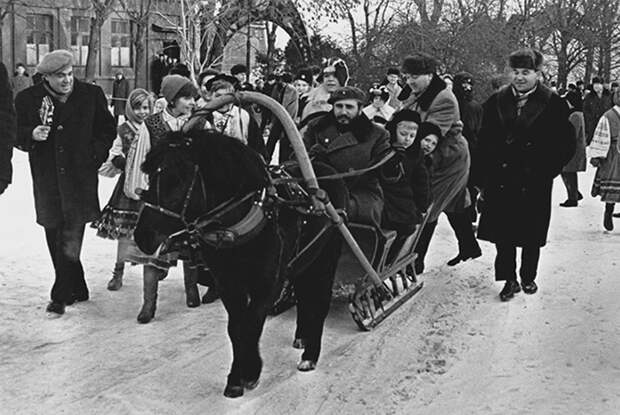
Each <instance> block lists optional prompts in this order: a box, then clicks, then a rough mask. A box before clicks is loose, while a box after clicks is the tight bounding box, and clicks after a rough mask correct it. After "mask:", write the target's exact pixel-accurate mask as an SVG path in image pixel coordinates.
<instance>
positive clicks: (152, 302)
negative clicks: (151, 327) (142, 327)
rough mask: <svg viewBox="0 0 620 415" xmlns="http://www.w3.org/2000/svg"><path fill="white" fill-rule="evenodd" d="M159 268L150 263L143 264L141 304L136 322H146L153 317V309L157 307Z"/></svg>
mask: <svg viewBox="0 0 620 415" xmlns="http://www.w3.org/2000/svg"><path fill="white" fill-rule="evenodd" d="M161 273H162V271H161V270H159V269H157V268H155V267H152V266H150V265H145V266H144V275H143V283H142V284H143V285H142V290H143V296H144V298H143V304H142V309H141V310H140V313H139V314H138V323H141V324H146V323H148V322H149V321H151V320H152V319H153V317H155V309H156V308H157V289H158V285H159V278H160V276H161V275H160V274H161Z"/></svg>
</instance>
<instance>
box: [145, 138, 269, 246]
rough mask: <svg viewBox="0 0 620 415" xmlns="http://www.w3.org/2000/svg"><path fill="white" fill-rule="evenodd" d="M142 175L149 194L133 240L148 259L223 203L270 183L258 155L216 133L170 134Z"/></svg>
mask: <svg viewBox="0 0 620 415" xmlns="http://www.w3.org/2000/svg"><path fill="white" fill-rule="evenodd" d="M142 170H143V171H144V172H145V173H146V174H147V175H148V176H149V189H148V190H146V191H144V192H143V193H142V196H141V197H142V200H143V201H144V202H145V207H144V209H142V213H141V214H140V219H139V220H138V224H137V226H136V229H135V231H134V238H135V241H136V243H137V244H138V247H139V248H140V249H141V250H142V251H144V252H145V253H147V254H152V253H154V252H155V251H156V250H157V248H158V247H159V246H160V245H161V243H162V242H164V241H165V240H166V239H167V238H168V236H170V235H171V234H173V233H176V232H179V231H181V230H184V229H186V228H187V226H186V225H187V224H188V223H191V222H192V221H193V220H195V219H196V218H197V217H198V216H200V215H202V214H204V213H205V212H207V211H208V210H210V209H212V208H213V207H215V206H217V205H219V204H220V203H222V202H223V201H225V200H227V199H229V198H231V197H235V196H237V195H240V194H243V193H247V192H250V191H252V190H258V189H260V188H261V187H262V186H264V185H265V184H266V183H267V177H266V173H265V169H264V166H263V165H262V161H261V159H260V157H259V156H258V155H257V154H256V153H255V152H253V151H252V150H251V149H249V148H248V147H247V146H245V145H244V144H243V143H241V142H240V141H238V140H236V139H234V138H230V137H227V136H225V135H223V134H220V133H218V132H214V131H196V130H193V131H189V132H175V133H171V134H170V135H169V136H168V137H167V138H166V139H164V140H162V141H161V142H160V143H158V144H156V145H155V146H154V147H153V148H152V149H151V151H150V152H149V154H148V155H147V157H146V161H145V162H144V164H143V165H142Z"/></svg>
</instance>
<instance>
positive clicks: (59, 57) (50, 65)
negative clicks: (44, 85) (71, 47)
mask: <svg viewBox="0 0 620 415" xmlns="http://www.w3.org/2000/svg"><path fill="white" fill-rule="evenodd" d="M72 65H73V54H72V53H71V52H69V51H68V50H64V49H58V50H55V51H52V52H50V53H48V54H47V55H45V56H43V59H41V62H39V65H37V72H39V73H40V74H43V75H51V74H53V73H56V72H60V71H62V70H63V69H65V68H68V67H69V66H72Z"/></svg>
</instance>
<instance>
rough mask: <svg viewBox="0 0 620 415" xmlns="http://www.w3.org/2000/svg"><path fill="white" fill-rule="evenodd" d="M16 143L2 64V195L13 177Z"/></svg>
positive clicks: (0, 112)
mask: <svg viewBox="0 0 620 415" xmlns="http://www.w3.org/2000/svg"><path fill="white" fill-rule="evenodd" d="M14 143H15V108H14V107H13V94H12V93H11V86H10V83H9V74H8V72H7V70H6V66H4V64H3V63H2V62H0V195H1V194H2V193H4V191H5V190H6V188H7V187H8V185H9V184H11V178H12V177H13V167H12V166H11V158H12V157H13V145H14Z"/></svg>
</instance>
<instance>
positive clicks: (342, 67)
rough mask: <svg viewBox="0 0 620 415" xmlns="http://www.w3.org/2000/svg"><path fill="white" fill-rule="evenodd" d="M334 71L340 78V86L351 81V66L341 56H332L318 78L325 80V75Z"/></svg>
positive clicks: (337, 77) (321, 80) (320, 80)
mask: <svg viewBox="0 0 620 415" xmlns="http://www.w3.org/2000/svg"><path fill="white" fill-rule="evenodd" d="M328 73H333V74H334V75H335V76H336V79H338V82H339V83H340V86H346V85H347V82H349V68H348V67H347V64H346V63H345V61H343V60H342V59H340V58H332V59H329V60H328V61H327V64H326V66H325V68H323V72H321V75H319V77H318V78H317V81H319V82H323V75H325V74H328Z"/></svg>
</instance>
